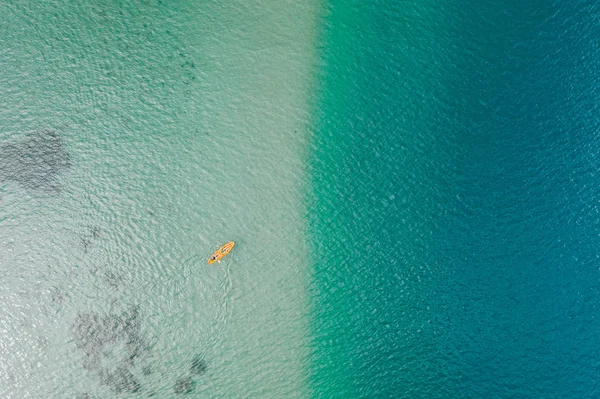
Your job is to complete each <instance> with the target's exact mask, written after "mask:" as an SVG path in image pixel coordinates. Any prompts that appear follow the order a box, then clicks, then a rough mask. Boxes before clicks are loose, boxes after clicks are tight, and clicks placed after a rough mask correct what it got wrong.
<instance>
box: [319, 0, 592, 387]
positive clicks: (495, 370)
mask: <svg viewBox="0 0 600 399" xmlns="http://www.w3.org/2000/svg"><path fill="white" fill-rule="evenodd" d="M599 12H600V10H599V9H598V7H597V5H596V4H595V3H593V2H589V1H583V2H577V3H576V4H575V3H573V2H566V1H559V2H535V4H524V3H523V2H516V1H514V2H508V3H507V2H504V3H502V4H500V3H492V2H487V3H485V2H484V3H480V2H479V3H477V4H475V3H473V2H468V1H453V2H439V1H436V2H434V1H419V2H386V1H375V2H366V1H365V2H363V1H340V2H332V3H331V5H330V7H329V9H328V16H327V19H326V22H327V23H326V25H325V26H324V31H323V35H322V45H323V46H324V47H325V50H324V51H323V52H322V60H321V63H320V74H319V81H320V84H319V85H318V89H319V91H320V96H321V97H320V98H321V99H320V102H319V105H318V107H317V111H316V115H315V126H316V129H317V133H316V139H315V140H316V145H315V149H314V155H313V157H312V159H311V167H312V170H313V196H310V197H309V199H308V202H309V203H310V206H311V210H312V211H313V213H311V216H312V217H311V232H312V233H313V234H314V238H313V241H312V247H311V248H312V249H311V256H312V259H313V261H314V263H315V269H314V277H315V279H314V284H313V296H312V298H313V304H314V309H315V312H316V314H317V317H316V318H315V319H314V321H313V330H314V339H315V350H314V351H313V354H314V359H315V361H314V363H313V374H312V380H311V381H312V382H313V386H314V389H315V393H316V394H315V396H316V397H323V398H326V397H327V398H328V397H339V398H347V397H364V398H374V397H390V398H391V397H394V398H397V397H402V398H404V397H406V398H417V397H418V398H482V397H486V398H517V397H518V398H565V397H578V398H582V397H589V398H593V397H597V381H598V370H599V369H598V359H599V357H598V349H597V348H598V343H599V341H600V338H599V336H598V331H599V327H600V325H599V323H598V319H597V314H596V312H597V309H598V308H599V307H600V302H599V300H598V292H599V289H600V286H599V285H598V281H599V278H600V274H599V269H598V257H599V253H598V245H597V243H598V225H599V224H600V217H599V214H598V209H597V207H598V197H599V194H600V192H599V190H598V184H597V183H598V165H597V159H598V156H599V155H600V150H599V147H598V145H597V137H598V118H597V117H596V113H597V112H596V110H597V100H598V95H597V77H598V72H597V71H598V62H599V60H600V53H599V52H598V48H597V46H596V44H595V37H596V36H597V33H598V29H599V27H600V25H599V24H598V17H599V15H600V14H599Z"/></svg>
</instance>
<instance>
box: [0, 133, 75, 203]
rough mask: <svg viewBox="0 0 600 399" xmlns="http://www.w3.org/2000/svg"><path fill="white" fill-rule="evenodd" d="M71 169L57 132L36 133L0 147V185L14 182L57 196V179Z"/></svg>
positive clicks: (58, 188)
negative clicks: (0, 183)
mask: <svg viewBox="0 0 600 399" xmlns="http://www.w3.org/2000/svg"><path fill="white" fill-rule="evenodd" d="M70 166H71V160H70V157H69V154H68V153H67V151H66V149H65V145H64V142H63V139H62V137H61V134H60V132H59V131H57V130H51V129H48V130H38V131H35V132H33V133H29V134H28V135H27V136H26V137H25V139H24V140H23V141H21V142H17V143H10V144H4V145H2V146H0V182H6V181H14V182H16V183H18V184H20V185H21V186H23V187H25V188H27V189H30V190H35V191H41V192H44V193H46V194H58V193H59V192H60V187H59V184H58V176H59V174H60V173H62V172H63V171H65V170H66V169H68V168H69V167H70Z"/></svg>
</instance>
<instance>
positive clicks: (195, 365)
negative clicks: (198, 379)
mask: <svg viewBox="0 0 600 399" xmlns="http://www.w3.org/2000/svg"><path fill="white" fill-rule="evenodd" d="M206 368H207V367H206V362H205V361H204V359H203V358H202V356H201V355H196V356H194V358H193V359H192V364H191V365H190V374H192V375H196V376H199V375H202V374H204V373H206Z"/></svg>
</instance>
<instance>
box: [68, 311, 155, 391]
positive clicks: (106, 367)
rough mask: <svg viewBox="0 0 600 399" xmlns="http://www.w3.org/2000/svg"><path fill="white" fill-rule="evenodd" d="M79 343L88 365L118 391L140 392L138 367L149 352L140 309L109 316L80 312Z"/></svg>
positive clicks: (76, 330) (75, 325)
mask: <svg viewBox="0 0 600 399" xmlns="http://www.w3.org/2000/svg"><path fill="white" fill-rule="evenodd" d="M72 331H73V334H74V336H75V343H76V345H77V347H78V348H79V349H81V350H82V351H83V353H84V354H85V359H84V367H85V368H86V369H87V370H88V371H90V372H92V373H95V374H96V375H97V376H98V377H99V378H100V382H101V383H102V384H103V385H106V386H108V387H110V388H111V389H113V390H114V391H115V392H117V393H124V392H131V393H133V392H139V391H140V390H141V388H142V386H141V383H140V381H139V379H138V378H137V377H136V374H135V373H136V371H137V370H136V367H137V365H138V364H139V363H140V362H142V361H143V360H144V359H145V357H146V355H147V354H148V352H149V349H148V345H147V343H146V339H145V338H144V337H143V335H142V332H141V318H140V313H139V309H138V308H137V307H132V308H131V309H129V310H128V311H126V312H123V313H121V314H109V315H106V316H103V315H100V314H98V313H95V312H89V313H80V314H79V315H78V316H77V318H76V319H75V322H74V323H73V326H72Z"/></svg>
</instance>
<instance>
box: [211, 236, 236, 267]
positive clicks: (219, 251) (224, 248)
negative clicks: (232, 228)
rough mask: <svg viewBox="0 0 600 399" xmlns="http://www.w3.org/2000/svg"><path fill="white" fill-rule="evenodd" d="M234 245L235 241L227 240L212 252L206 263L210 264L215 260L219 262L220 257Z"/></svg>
mask: <svg viewBox="0 0 600 399" xmlns="http://www.w3.org/2000/svg"><path fill="white" fill-rule="evenodd" d="M234 245H235V241H229V242H228V243H227V244H225V245H223V246H222V247H221V248H219V249H217V250H216V251H215V253H213V254H212V255H211V256H210V258H209V259H208V264H209V265H211V264H213V263H215V262H219V261H220V260H221V259H223V258H224V257H225V255H227V254H228V253H229V251H231V250H232V249H233V246H234Z"/></svg>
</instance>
